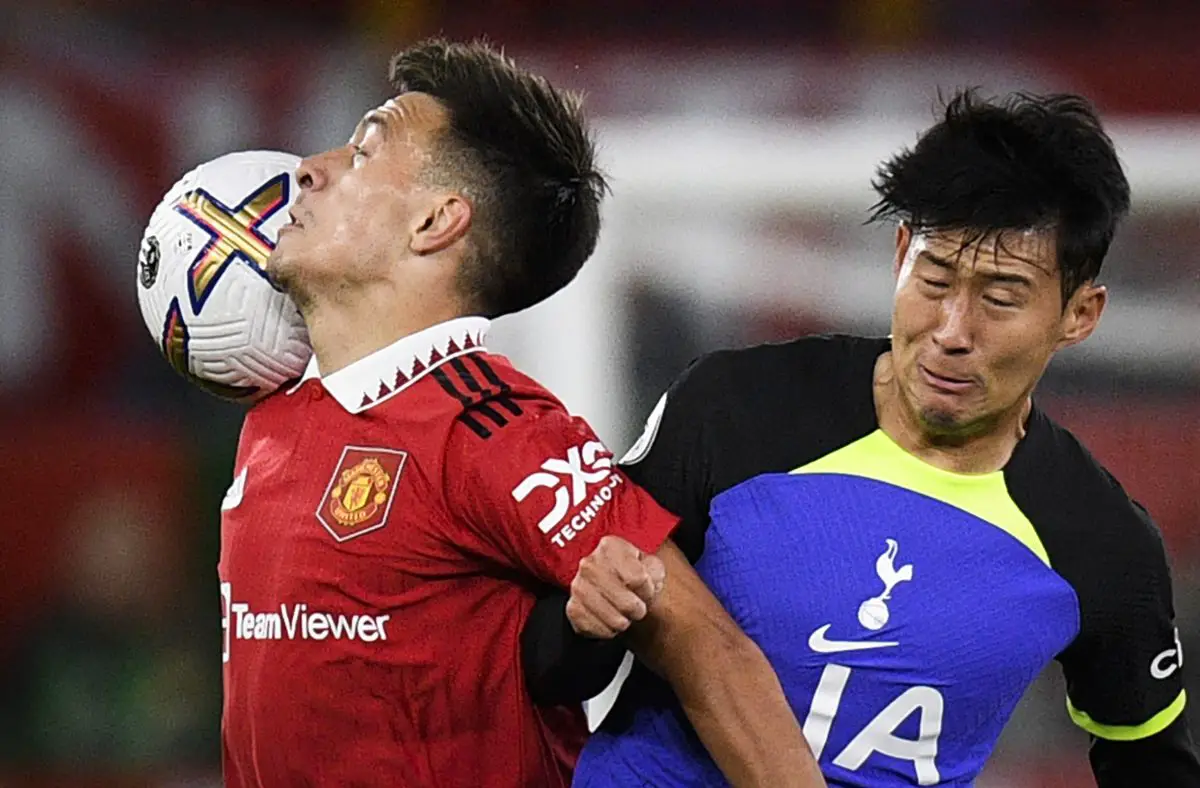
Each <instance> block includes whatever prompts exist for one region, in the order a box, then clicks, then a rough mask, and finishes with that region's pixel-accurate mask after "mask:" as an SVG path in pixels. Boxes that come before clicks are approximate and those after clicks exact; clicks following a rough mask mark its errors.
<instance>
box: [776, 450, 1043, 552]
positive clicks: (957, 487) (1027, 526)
mask: <svg viewBox="0 0 1200 788" xmlns="http://www.w3.org/2000/svg"><path fill="white" fill-rule="evenodd" d="M792 473H795V474H810V473H839V474H844V475H847V476H860V477H864V478H867V479H875V480H876V481H880V482H885V483H887V484H892V485H895V486H896V487H902V488H904V489H906V490H911V491H913V492H915V493H920V494H921V495H925V496H928V497H930V498H934V499H936V500H939V501H941V502H942V503H946V504H949V505H950V506H954V507H957V508H959V509H962V510H963V511H965V512H969V513H971V514H973V515H975V516H976V517H978V518H980V519H982V520H985V521H987V522H989V523H991V524H992V525H994V526H996V527H997V528H999V529H1001V530H1002V531H1004V532H1006V533H1008V534H1009V535H1010V536H1012V537H1013V538H1014V539H1016V540H1017V541H1019V542H1020V543H1021V544H1023V545H1025V546H1026V547H1028V548H1029V549H1030V550H1031V551H1033V554H1034V555H1036V556H1037V557H1038V558H1040V559H1042V562H1043V563H1044V564H1046V566H1049V565H1050V557H1049V555H1047V553H1046V548H1045V547H1044V546H1043V545H1042V540H1041V539H1040V538H1039V537H1038V535H1037V531H1036V530H1034V527H1033V523H1031V522H1029V518H1027V517H1026V516H1025V514H1024V513H1023V512H1022V511H1021V510H1020V509H1019V508H1018V507H1017V505H1016V504H1015V503H1014V502H1013V499H1012V498H1011V497H1010V496H1009V494H1008V487H1007V486H1006V485H1005V483H1004V472H1003V471H996V472H994V473H982V474H963V473H953V472H951V471H945V470H942V469H941V468H936V467H934V466H932V465H930V464H929V463H927V462H925V461H924V460H921V459H919V458H917V457H914V456H913V455H911V454H909V453H908V452H906V451H905V450H904V449H902V448H900V446H898V445H897V444H896V442H895V441H893V440H892V439H891V438H890V437H889V436H888V434H887V433H885V432H884V431H883V430H875V431H874V432H872V433H871V434H870V435H868V436H866V437H865V438H860V439H859V440H856V441H855V442H854V443H851V444H850V445H848V446H843V447H842V448H840V449H838V450H837V451H835V452H832V453H830V454H826V455H825V456H824V457H821V458H820V459H818V460H815V461H813V462H810V463H809V464H808V465H804V466H801V467H799V468H796V469H795V470H793V471H792Z"/></svg>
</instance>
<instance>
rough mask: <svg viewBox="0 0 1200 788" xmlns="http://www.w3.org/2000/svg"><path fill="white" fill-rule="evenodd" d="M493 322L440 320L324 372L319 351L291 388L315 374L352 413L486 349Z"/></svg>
mask: <svg viewBox="0 0 1200 788" xmlns="http://www.w3.org/2000/svg"><path fill="white" fill-rule="evenodd" d="M491 324H492V323H491V321H490V320H488V319H487V318H486V317H459V318H455V319H454V320H448V321H446V322H445V323H438V324H437V325H435V326H430V327H429V328H426V329H423V330H421V331H418V332H417V333H415V334H409V335H408V336H406V337H404V338H402V339H399V340H397V341H395V342H393V343H392V344H390V345H388V346H387V347H384V348H380V349H379V350H376V351H375V352H374V353H371V354H370V355H367V356H363V357H362V358H360V359H359V360H358V361H355V362H354V363H353V364H350V365H349V366H346V367H343V368H342V369H339V370H338V371H337V372H334V373H332V374H329V375H326V376H324V377H321V370H320V368H319V367H318V366H317V357H316V356H315V355H314V356H313V357H312V358H311V359H310V360H309V362H308V367H306V368H305V370H304V375H303V376H302V377H301V378H300V382H299V383H298V384H296V386H294V387H293V388H292V389H291V390H290V391H288V394H291V393H292V392H294V391H296V389H298V388H300V386H301V385H303V384H304V382H305V381H307V380H312V379H314V378H315V379H317V380H320V381H321V385H323V386H324V387H325V390H326V391H328V392H329V393H330V394H331V395H332V396H333V398H334V399H335V400H337V401H338V404H339V405H341V406H342V407H343V408H345V409H346V410H347V411H349V412H350V413H361V412H362V411H364V410H367V409H368V408H371V407H374V406H375V405H378V404H379V403H381V402H383V401H384V400H386V399H390V398H391V397H393V396H395V395H396V394H397V393H399V392H401V391H403V390H404V389H406V388H408V387H409V386H411V385H412V384H413V383H415V382H416V381H417V380H419V379H420V378H422V377H424V376H425V375H426V374H428V373H429V371H430V370H432V369H434V368H435V367H437V366H439V365H441V364H444V363H445V362H447V361H449V360H450V359H452V358H456V357H458V356H461V355H463V354H464V353H474V352H476V351H480V350H485V348H484V346H483V342H484V339H485V338H486V337H487V332H488V328H489V327H490V326H491Z"/></svg>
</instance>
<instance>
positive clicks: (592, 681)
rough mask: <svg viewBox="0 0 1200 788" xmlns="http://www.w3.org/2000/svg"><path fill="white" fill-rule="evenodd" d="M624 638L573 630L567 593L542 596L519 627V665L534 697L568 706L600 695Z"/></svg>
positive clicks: (612, 673)
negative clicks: (592, 635) (591, 635)
mask: <svg viewBox="0 0 1200 788" xmlns="http://www.w3.org/2000/svg"><path fill="white" fill-rule="evenodd" d="M624 658H625V644H624V642H623V641H622V639H621V638H613V639H612V640H596V639H593V638H585V637H582V636H581V635H578V634H576V632H575V630H574V629H573V628H572V627H571V622H570V621H569V620H568V619H567V595H566V594H564V593H562V592H560V591H557V590H554V591H550V592H548V593H546V594H545V595H543V596H541V597H540V598H539V599H538V601H537V604H536V605H534V608H533V610H532V611H531V612H530V614H529V618H528V619H526V621H525V626H524V627H523V628H522V629H521V670H522V673H524V675H525V686H526V687H527V688H528V690H529V695H530V697H531V698H533V702H534V703H535V704H537V705H539V706H568V705H575V704H578V703H582V702H584V701H585V700H588V699H589V698H594V697H595V696H597V695H599V694H600V693H601V691H603V690H604V688H605V687H607V686H608V684H609V682H611V681H612V680H613V679H614V678H616V675H617V670H618V669H620V667H621V660H623V659H624Z"/></svg>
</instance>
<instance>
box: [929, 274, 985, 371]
mask: <svg viewBox="0 0 1200 788" xmlns="http://www.w3.org/2000/svg"><path fill="white" fill-rule="evenodd" d="M973 314H974V310H973V309H972V299H971V294H970V293H969V292H967V288H962V289H960V290H959V291H958V292H956V293H953V294H950V295H947V296H946V297H945V298H943V299H942V300H941V302H940V314H939V316H938V317H939V321H938V326H937V329H936V330H935V331H934V332H933V341H934V342H935V343H936V344H937V345H938V347H940V348H941V349H942V350H944V351H945V352H946V353H949V354H951V355H962V354H964V353H970V352H971V349H972V348H973V347H974V343H975V332H974V319H973Z"/></svg>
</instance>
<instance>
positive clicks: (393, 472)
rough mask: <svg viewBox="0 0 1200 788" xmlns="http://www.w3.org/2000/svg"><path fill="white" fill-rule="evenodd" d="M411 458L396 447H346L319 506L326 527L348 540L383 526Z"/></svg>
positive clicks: (322, 523)
mask: <svg viewBox="0 0 1200 788" xmlns="http://www.w3.org/2000/svg"><path fill="white" fill-rule="evenodd" d="M407 459H408V452H403V451H397V450H395V449H374V448H364V447H360V446H347V447H346V448H345V449H343V450H342V456H341V459H340V460H339V461H338V465H337V469H336V470H335V471H334V473H333V478H332V479H330V480H329V486H328V487H327V488H326V490H325V497H324V498H323V499H322V501H321V505H320V508H319V509H317V519H318V520H320V521H321V525H323V526H325V530H326V531H328V532H329V533H330V534H331V535H332V536H333V538H334V539H337V540H338V541H339V542H344V541H346V540H347V539H352V538H354V537H356V536H362V535H363V534H365V533H369V532H371V531H375V530H378V529H380V528H382V527H383V526H384V524H385V523H386V522H387V516H388V513H389V512H390V511H391V508H392V503H393V501H392V499H393V496H394V494H395V492H396V483H397V482H398V481H399V480H400V472H401V471H402V470H403V469H404V463H405V461H406V460H407Z"/></svg>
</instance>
